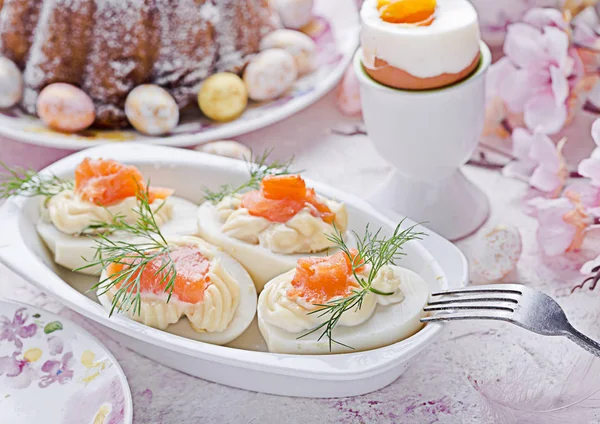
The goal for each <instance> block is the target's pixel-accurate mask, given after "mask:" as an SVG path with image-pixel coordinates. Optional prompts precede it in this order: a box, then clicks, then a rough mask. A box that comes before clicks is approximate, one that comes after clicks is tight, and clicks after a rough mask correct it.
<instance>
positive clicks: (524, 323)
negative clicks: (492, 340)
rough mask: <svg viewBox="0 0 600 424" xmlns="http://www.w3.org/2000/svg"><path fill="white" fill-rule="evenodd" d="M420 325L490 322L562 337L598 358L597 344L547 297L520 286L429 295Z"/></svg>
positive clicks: (482, 288) (468, 289)
mask: <svg viewBox="0 0 600 424" xmlns="http://www.w3.org/2000/svg"><path fill="white" fill-rule="evenodd" d="M431 296H432V298H431V300H430V301H429V302H428V303H427V306H426V307H425V308H423V310H425V311H427V312H434V313H435V315H431V316H427V317H424V318H421V322H435V321H452V320H466V319H494V320H500V321H506V322H510V323H512V324H516V325H518V326H520V327H523V328H525V329H527V330H529V331H533V332H534V333H538V334H542V335H544V336H566V337H568V338H569V339H570V340H571V341H573V342H575V343H577V344H578V345H579V346H581V347H582V348H584V349H585V350H587V351H588V352H590V353H592V354H594V355H596V356H598V357H600V343H598V342H596V341H594V340H592V339H590V338H589V337H588V336H586V335H585V334H582V333H580V332H579V331H577V330H575V328H573V326H572V325H571V323H570V322H569V320H568V319H567V316H566V315H565V313H564V311H563V310H562V308H561V307H560V305H559V304H558V303H556V301H555V300H554V299H552V298H551V297H550V296H548V295H547V294H545V293H542V292H540V291H538V290H535V289H532V288H531V287H526V286H523V285H521V284H491V285H485V286H473V287H466V288H463V289H456V290H448V291H444V292H438V293H433V294H432V295H431Z"/></svg>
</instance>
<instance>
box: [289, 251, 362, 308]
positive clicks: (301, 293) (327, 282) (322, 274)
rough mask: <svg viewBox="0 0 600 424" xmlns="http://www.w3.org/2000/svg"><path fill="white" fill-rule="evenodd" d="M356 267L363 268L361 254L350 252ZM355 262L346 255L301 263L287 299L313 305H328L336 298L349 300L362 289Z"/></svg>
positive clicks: (308, 259)
mask: <svg viewBox="0 0 600 424" xmlns="http://www.w3.org/2000/svg"><path fill="white" fill-rule="evenodd" d="M350 254H351V255H352V261H353V262H354V264H355V266H356V265H360V263H359V261H360V259H359V258H358V257H357V255H358V251H357V250H355V249H351V250H350ZM352 265H353V264H352V262H351V261H350V258H349V257H348V255H347V254H346V253H344V252H338V253H336V254H334V255H331V256H326V257H311V258H302V259H300V260H298V264H297V266H296V273H295V274H294V278H293V280H292V287H293V288H292V289H290V290H289V291H288V293H287V295H288V296H289V297H291V298H294V297H301V298H303V299H304V300H306V301H308V302H311V303H313V304H320V305H322V304H325V303H326V302H328V301H329V300H330V299H332V298H334V297H347V296H349V295H350V294H351V293H352V290H353V289H356V288H358V287H359V285H358V283H357V282H356V280H355V279H354V277H353V273H352ZM361 270H362V267H359V268H358V269H357V270H356V271H357V272H360V271H361Z"/></svg>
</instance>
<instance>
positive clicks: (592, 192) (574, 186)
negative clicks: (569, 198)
mask: <svg viewBox="0 0 600 424" xmlns="http://www.w3.org/2000/svg"><path fill="white" fill-rule="evenodd" d="M569 193H572V194H574V195H575V196H577V198H579V201H580V202H581V204H582V205H583V206H584V207H585V208H592V207H595V206H597V205H598V204H599V202H598V200H599V199H600V188H599V187H596V186H593V185H592V184H591V182H590V181H589V180H588V179H583V178H580V179H579V180H577V181H575V182H573V183H571V184H569V185H568V186H567V187H566V188H565V193H564V195H565V196H566V195H567V194H569ZM588 212H589V210H588Z"/></svg>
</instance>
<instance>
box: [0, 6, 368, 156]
mask: <svg viewBox="0 0 600 424" xmlns="http://www.w3.org/2000/svg"><path fill="white" fill-rule="evenodd" d="M346 1H348V0H346ZM348 3H349V6H354V2H350V1H348ZM346 9H347V10H351V13H353V16H352V19H353V20H354V21H355V26H356V31H349V30H348V29H347V28H346V29H344V37H345V38H346V39H347V41H345V43H344V44H346V45H347V46H348V48H347V49H345V50H344V51H342V52H340V53H342V57H341V59H340V61H339V62H338V63H337V65H335V66H334V67H333V69H332V71H331V72H329V73H328V74H327V75H326V77H325V78H324V79H323V80H322V82H321V83H320V84H318V85H317V86H315V89H314V90H310V91H309V92H307V93H305V94H303V95H301V96H299V97H297V98H295V99H292V100H290V101H289V102H287V103H285V104H284V105H282V106H281V107H277V108H273V109H269V112H268V113H265V114H263V115H262V116H260V117H257V118H252V119H248V120H246V121H232V122H229V123H227V124H225V125H222V126H219V127H216V128H214V129H210V130H207V131H204V132H200V133H196V134H181V135H172V136H169V137H152V136H144V135H142V136H141V137H140V138H138V139H136V140H131V142H135V143H145V144H150V145H162V146H170V147H193V146H196V145H200V144H203V143H208V142H210V141H214V140H220V139H227V138H232V137H237V136H240V135H243V134H247V133H250V132H253V131H256V130H259V129H261V128H265V127H268V126H270V125H273V124H275V123H277V122H281V121H283V120H285V119H287V118H289V117H291V116H293V115H295V114H297V113H299V112H301V111H302V110H304V109H306V108H308V107H309V106H311V105H313V104H314V103H316V102H317V101H318V100H320V99H321V98H322V97H324V96H325V95H327V94H328V93H330V92H331V90H333V88H334V87H335V85H336V84H337V83H338V82H339V81H340V80H341V79H342V77H343V76H344V73H345V72H346V69H347V68H348V66H349V65H350V63H351V61H352V58H353V57H354V54H355V52H356V50H357V48H358V45H359V37H360V36H359V31H358V29H359V28H360V18H359V12H358V10H356V8H355V7H349V8H346ZM336 44H337V45H338V46H339V45H340V42H339V40H336ZM275 101H276V100H275ZM27 118H31V117H30V116H28V117H27ZM13 119H21V118H10V117H7V116H4V117H2V118H0V122H1V120H13ZM34 119H37V120H39V119H38V118H34ZM0 136H3V137H6V138H9V139H11V140H14V141H17V142H20V143H26V144H31V145H36V146H42V147H52V148H57V149H66V150H75V151H78V150H83V149H87V148H90V147H95V146H101V145H105V144H108V145H115V144H121V143H124V142H120V141H115V140H111V139H110V138H95V139H94V140H87V139H85V138H83V137H81V138H74V137H70V136H69V135H67V136H63V135H61V134H60V133H59V132H49V133H43V132H40V133H37V132H27V131H23V130H18V129H13V128H10V127H8V126H6V125H0ZM127 142H129V141H127Z"/></svg>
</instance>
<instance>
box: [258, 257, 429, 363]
mask: <svg viewBox="0 0 600 424" xmlns="http://www.w3.org/2000/svg"><path fill="white" fill-rule="evenodd" d="M392 269H393V270H394V274H395V275H396V276H397V277H398V278H400V280H401V285H400V288H401V290H402V292H403V294H404V296H405V298H404V300H403V301H402V302H399V303H393V304H390V305H386V306H382V305H377V307H376V308H375V312H373V315H372V316H371V318H369V319H368V320H367V321H365V322H364V323H362V324H359V325H357V326H353V327H344V326H336V327H335V329H334V330H333V338H334V339H335V340H337V341H339V342H340V343H343V344H345V345H348V346H351V347H353V348H354V350H352V349H349V348H347V347H344V346H342V345H340V344H336V343H332V345H331V351H330V350H329V340H328V339H327V337H326V336H324V337H323V338H321V340H320V341H318V340H317V339H318V338H319V337H320V336H321V333H322V331H320V330H317V331H316V332H314V333H312V334H310V335H308V336H306V337H302V338H298V337H300V336H302V335H303V334H305V333H307V332H308V331H310V330H307V331H305V332H301V333H290V332H289V331H286V330H284V329H282V328H280V327H277V326H274V325H272V324H270V323H267V322H265V320H264V319H263V318H262V316H263V314H265V308H266V307H267V306H266V296H263V295H261V296H260V297H259V299H258V325H259V328H260V331H261V333H262V335H263V337H264V338H265V340H266V342H267V345H268V347H269V351H270V352H275V353H292V354H322V353H346V352H355V351H362V350H369V349H376V348H379V347H383V346H388V345H391V344H393V343H396V342H398V341H400V340H403V339H406V338H408V337H410V336H412V335H413V334H415V333H416V332H418V331H419V330H420V329H421V328H422V327H423V324H422V323H421V322H420V318H421V317H423V315H424V312H423V307H424V306H425V305H426V303H427V299H428V298H429V287H428V285H427V283H426V282H425V280H423V278H421V277H420V276H419V275H418V274H416V273H415V272H413V271H410V270H408V269H406V268H401V267H397V266H393V267H392ZM294 272H295V271H289V273H288V275H286V277H287V278H289V279H291V278H293V276H294ZM282 277H283V276H282ZM273 283H276V280H273V281H270V282H269V283H267V286H268V285H269V284H273ZM265 293H266V292H265Z"/></svg>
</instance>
